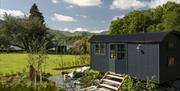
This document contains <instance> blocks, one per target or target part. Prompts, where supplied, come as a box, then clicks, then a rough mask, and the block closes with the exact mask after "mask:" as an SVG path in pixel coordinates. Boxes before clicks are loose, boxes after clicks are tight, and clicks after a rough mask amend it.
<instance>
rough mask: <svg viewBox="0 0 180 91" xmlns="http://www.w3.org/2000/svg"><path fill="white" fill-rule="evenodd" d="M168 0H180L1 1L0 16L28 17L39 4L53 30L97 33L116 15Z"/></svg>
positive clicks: (120, 15) (104, 29)
mask: <svg viewBox="0 0 180 91" xmlns="http://www.w3.org/2000/svg"><path fill="white" fill-rule="evenodd" d="M167 1H173V2H176V3H180V0H0V19H1V20H3V16H4V13H7V14H9V15H12V16H14V17H20V18H22V17H24V15H26V16H28V15H29V10H30V8H31V6H32V5H33V4H34V3H36V4H37V6H38V8H39V10H40V12H42V13H43V16H44V18H45V22H46V25H47V26H48V27H49V28H51V29H55V30H61V31H69V32H74V31H89V32H96V33H98V32H102V31H106V30H108V27H109V26H110V23H111V21H112V20H113V19H116V18H117V17H120V18H123V17H124V16H125V15H126V14H128V13H129V12H131V11H134V10H142V9H149V8H155V7H157V6H159V5H163V4H165V3H166V2H167Z"/></svg>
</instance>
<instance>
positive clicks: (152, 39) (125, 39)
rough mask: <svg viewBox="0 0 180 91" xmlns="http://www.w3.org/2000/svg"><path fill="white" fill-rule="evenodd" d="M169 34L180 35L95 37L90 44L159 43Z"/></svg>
mask: <svg viewBox="0 0 180 91" xmlns="http://www.w3.org/2000/svg"><path fill="white" fill-rule="evenodd" d="M169 34H176V35H180V33H179V32H175V31H173V32H146V33H136V34H126V35H94V36H92V37H91V38H90V40H89V41H90V42H122V43H159V42H162V41H163V39H164V38H165V37H166V36H167V35H169Z"/></svg>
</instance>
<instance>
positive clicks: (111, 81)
mask: <svg viewBox="0 0 180 91" xmlns="http://www.w3.org/2000/svg"><path fill="white" fill-rule="evenodd" d="M103 81H106V82H109V83H113V84H118V85H121V83H120V82H117V81H113V80H109V79H103Z"/></svg>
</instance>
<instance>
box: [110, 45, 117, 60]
mask: <svg viewBox="0 0 180 91" xmlns="http://www.w3.org/2000/svg"><path fill="white" fill-rule="evenodd" d="M115 58H116V45H115V44H111V45H110V59H115Z"/></svg>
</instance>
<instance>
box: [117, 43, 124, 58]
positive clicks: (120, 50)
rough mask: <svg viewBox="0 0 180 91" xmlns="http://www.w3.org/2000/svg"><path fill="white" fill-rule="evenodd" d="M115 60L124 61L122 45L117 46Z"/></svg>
mask: <svg viewBox="0 0 180 91" xmlns="http://www.w3.org/2000/svg"><path fill="white" fill-rule="evenodd" d="M117 59H118V60H123V59H125V45H124V44H118V45H117Z"/></svg>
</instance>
